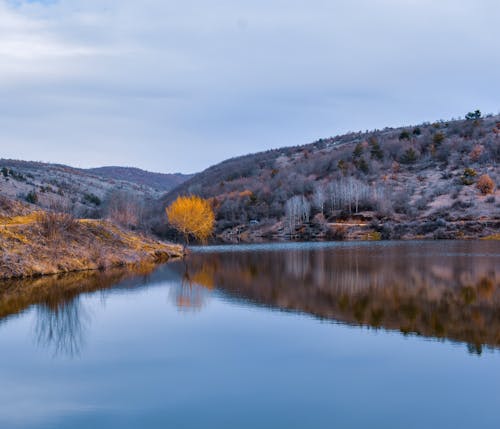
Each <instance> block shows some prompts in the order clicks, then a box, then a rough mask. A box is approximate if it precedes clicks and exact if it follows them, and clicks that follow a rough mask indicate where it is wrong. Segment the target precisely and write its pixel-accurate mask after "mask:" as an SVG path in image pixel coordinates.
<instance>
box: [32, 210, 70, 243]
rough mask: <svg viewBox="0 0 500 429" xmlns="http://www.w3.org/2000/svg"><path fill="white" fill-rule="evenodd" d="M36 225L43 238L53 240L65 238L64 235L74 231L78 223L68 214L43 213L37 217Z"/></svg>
mask: <svg viewBox="0 0 500 429" xmlns="http://www.w3.org/2000/svg"><path fill="white" fill-rule="evenodd" d="M38 223H39V225H40V227H41V228H42V234H43V236H44V237H46V238H48V239H50V240H54V239H57V238H65V236H66V234H67V233H69V232H72V231H74V230H75V229H76V228H77V226H78V221H77V220H76V219H75V218H74V217H73V216H72V215H70V214H68V213H56V212H43V213H41V214H39V215H38Z"/></svg>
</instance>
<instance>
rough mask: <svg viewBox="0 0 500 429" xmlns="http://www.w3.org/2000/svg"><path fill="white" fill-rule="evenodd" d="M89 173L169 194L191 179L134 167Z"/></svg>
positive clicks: (187, 176)
mask: <svg viewBox="0 0 500 429" xmlns="http://www.w3.org/2000/svg"><path fill="white" fill-rule="evenodd" d="M84 171H87V172H89V173H91V174H94V175H96V176H100V177H104V178H106V179H114V180H125V181H127V182H131V183H136V184H138V185H143V186H148V187H150V188H152V189H155V190H157V191H163V192H167V191H170V190H171V189H173V188H175V187H176V186H178V185H180V184H181V183H183V182H185V181H186V180H188V179H190V178H191V177H192V175H190V174H181V173H174V174H165V173H152V172H149V171H145V170H141V169H140V168H134V167H114V166H110V167H99V168H88V169H85V170H84Z"/></svg>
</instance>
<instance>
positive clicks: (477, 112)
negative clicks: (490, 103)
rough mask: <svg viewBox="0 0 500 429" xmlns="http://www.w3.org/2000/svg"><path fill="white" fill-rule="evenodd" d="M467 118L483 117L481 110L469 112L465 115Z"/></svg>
mask: <svg viewBox="0 0 500 429" xmlns="http://www.w3.org/2000/svg"><path fill="white" fill-rule="evenodd" d="M465 119H467V120H468V121H476V120H478V119H481V111H480V110H475V111H474V112H469V113H467V114H466V115H465Z"/></svg>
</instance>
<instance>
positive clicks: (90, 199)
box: [83, 194, 102, 206]
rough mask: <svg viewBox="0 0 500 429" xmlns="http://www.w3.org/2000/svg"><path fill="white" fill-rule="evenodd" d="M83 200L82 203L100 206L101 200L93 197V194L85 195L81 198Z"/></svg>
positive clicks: (95, 196)
mask: <svg viewBox="0 0 500 429" xmlns="http://www.w3.org/2000/svg"><path fill="white" fill-rule="evenodd" d="M83 200H84V202H88V203H90V204H94V205H96V206H100V205H101V202H102V201H101V199H100V198H99V197H98V196H97V195H95V194H85V195H84V196H83Z"/></svg>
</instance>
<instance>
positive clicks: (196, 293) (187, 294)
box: [170, 260, 215, 311]
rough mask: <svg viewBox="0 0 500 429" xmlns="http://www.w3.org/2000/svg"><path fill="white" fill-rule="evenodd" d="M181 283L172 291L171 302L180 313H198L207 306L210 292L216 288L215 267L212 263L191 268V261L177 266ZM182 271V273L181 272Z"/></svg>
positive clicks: (179, 263)
mask: <svg viewBox="0 0 500 429" xmlns="http://www.w3.org/2000/svg"><path fill="white" fill-rule="evenodd" d="M176 268H177V270H178V271H179V273H180V278H181V280H180V282H177V284H176V285H175V286H174V287H172V288H171V289H170V296H171V300H172V301H173V302H174V304H175V305H176V306H177V308H178V309H179V310H180V311H198V310H200V309H201V308H203V306H204V305H205V303H206V301H207V298H208V294H209V292H210V291H211V290H212V289H213V288H214V287H215V283H214V281H215V266H213V265H212V264H211V263H210V262H207V263H203V262H202V263H201V265H197V267H196V269H192V268H190V266H189V260H185V261H183V262H182V263H181V262H178V263H177V266H176ZM180 269H182V271H181V270H180Z"/></svg>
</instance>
